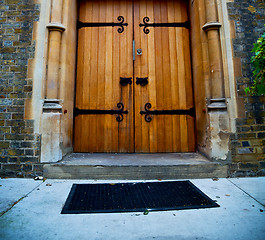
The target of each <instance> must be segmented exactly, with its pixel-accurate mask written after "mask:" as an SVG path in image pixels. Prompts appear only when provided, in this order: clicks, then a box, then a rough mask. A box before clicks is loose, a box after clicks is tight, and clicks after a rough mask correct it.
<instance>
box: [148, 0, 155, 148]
mask: <svg viewBox="0 0 265 240" xmlns="http://www.w3.org/2000/svg"><path fill="white" fill-rule="evenodd" d="M147 16H149V17H150V19H154V4H153V1H148V2H147ZM147 41H148V78H149V83H148V90H149V93H148V94H149V102H150V103H152V106H153V108H154V109H156V74H155V68H156V62H155V58H154V56H155V34H154V31H151V32H150V33H149V34H148V38H147ZM149 134H150V136H149V138H150V142H149V144H150V152H157V121H152V122H151V123H149Z"/></svg>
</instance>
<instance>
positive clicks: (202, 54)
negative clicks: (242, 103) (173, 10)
mask: <svg viewBox="0 0 265 240" xmlns="http://www.w3.org/2000/svg"><path fill="white" fill-rule="evenodd" d="M77 7H78V1H77V0H76V1H71V0H56V1H55V0H51V1H50V2H46V1H41V16H40V22H39V23H38V26H36V28H37V34H38V35H40V36H43V37H44V39H45V40H46V42H45V41H43V40H38V41H37V43H36V45H37V50H36V57H35V66H33V70H34V77H33V78H34V85H33V98H32V101H31V102H30V103H29V104H28V105H29V107H31V109H32V111H31V116H29V118H31V119H35V131H36V132H38V133H41V134H42V154H41V156H42V157H41V162H47V161H52V162H55V161H58V160H61V158H62V156H63V155H65V154H67V153H69V152H71V151H72V147H73V127H74V126H73V106H74V86H75V61H76V19H77ZM189 11H190V19H191V51H192V54H191V55H192V70H193V81H194V87H195V106H196V127H197V139H198V146H197V148H198V150H199V151H200V152H202V153H204V154H205V155H207V156H208V157H209V158H212V159H214V160H228V159H229V148H228V140H229V135H230V133H231V132H233V131H234V130H235V129H234V127H233V126H234V124H233V121H234V119H235V118H236V116H235V113H236V111H235V108H236V104H235V101H236V99H235V92H234V91H235V87H234V82H233V74H232V73H231V70H228V65H229V63H231V61H232V60H231V56H230V53H231V45H229V44H230V43H229V39H230V36H228V35H229V34H230V30H229V26H228V19H227V16H226V15H227V13H226V11H227V10H226V1H225V0H216V1H212V0H198V1H195V0H190V1H189ZM227 39H228V40H227ZM38 47H39V48H38ZM40 68H41V70H40ZM229 71H230V72H229ZM40 106H41V108H40Z"/></svg>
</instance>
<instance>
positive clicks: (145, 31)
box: [139, 17, 190, 34]
mask: <svg viewBox="0 0 265 240" xmlns="http://www.w3.org/2000/svg"><path fill="white" fill-rule="evenodd" d="M149 21H150V19H149V17H144V18H143V22H144V23H140V24H139V26H140V27H144V29H143V31H144V33H145V34H148V33H149V32H150V30H149V29H148V27H184V28H187V29H189V28H190V22H189V21H186V22H180V23H148V22H149Z"/></svg>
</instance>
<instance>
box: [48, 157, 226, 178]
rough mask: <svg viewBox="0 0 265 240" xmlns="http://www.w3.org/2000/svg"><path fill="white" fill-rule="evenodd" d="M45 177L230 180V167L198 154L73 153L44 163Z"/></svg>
mask: <svg viewBox="0 0 265 240" xmlns="http://www.w3.org/2000/svg"><path fill="white" fill-rule="evenodd" d="M43 169H44V170H43V172H44V177H46V178H57V179H95V180H96V179H102V180H107V179H112V180H129V179H130V180H151V179H192V178H213V177H227V166H226V165H221V164H220V163H216V162H211V161H209V160H208V159H206V158H205V157H204V156H202V155H201V154H199V153H154V154H126V153H116V154H115V153H92V154H91V153H72V154H69V155H68V156H66V157H65V158H64V159H63V160H62V161H60V162H57V163H50V164H44V166H43Z"/></svg>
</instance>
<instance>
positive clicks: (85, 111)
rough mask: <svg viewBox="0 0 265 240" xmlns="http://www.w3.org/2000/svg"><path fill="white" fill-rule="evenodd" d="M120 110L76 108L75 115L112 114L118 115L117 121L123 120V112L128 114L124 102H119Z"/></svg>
mask: <svg viewBox="0 0 265 240" xmlns="http://www.w3.org/2000/svg"><path fill="white" fill-rule="evenodd" d="M117 107H118V108H119V109H118V110H92V109H79V108H74V116H75V117H76V116H78V115H82V114H90V115H91V114H110V115H118V116H117V117H116V120H117V122H122V120H123V114H128V111H127V110H124V105H123V104H122V103H118V104H117Z"/></svg>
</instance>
